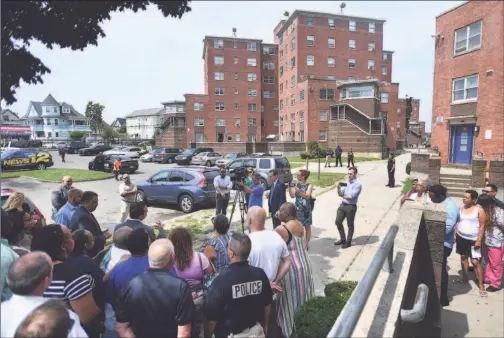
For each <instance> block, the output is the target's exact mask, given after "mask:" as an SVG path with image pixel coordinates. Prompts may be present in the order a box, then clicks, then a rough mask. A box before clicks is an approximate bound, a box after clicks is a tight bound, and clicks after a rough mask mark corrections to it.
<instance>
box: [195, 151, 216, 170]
mask: <svg viewBox="0 0 504 338" xmlns="http://www.w3.org/2000/svg"><path fill="white" fill-rule="evenodd" d="M220 158H222V156H221V155H220V154H217V153H211V152H208V153H199V154H198V155H195V156H193V158H192V160H191V164H197V165H205V166H207V167H211V166H213V165H215V162H217V160H218V159H220Z"/></svg>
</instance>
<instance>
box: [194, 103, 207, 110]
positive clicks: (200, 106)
mask: <svg viewBox="0 0 504 338" xmlns="http://www.w3.org/2000/svg"><path fill="white" fill-rule="evenodd" d="M193 108H194V111H203V109H204V108H205V106H204V105H203V103H200V102H194V103H193Z"/></svg>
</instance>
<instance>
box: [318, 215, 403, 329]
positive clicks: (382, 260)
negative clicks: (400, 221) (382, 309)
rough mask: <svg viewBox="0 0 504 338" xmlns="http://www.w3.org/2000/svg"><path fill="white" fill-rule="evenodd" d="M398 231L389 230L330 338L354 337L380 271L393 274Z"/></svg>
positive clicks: (393, 228) (394, 228)
mask: <svg viewBox="0 0 504 338" xmlns="http://www.w3.org/2000/svg"><path fill="white" fill-rule="evenodd" d="M398 231H399V227H398V226H397V225H392V226H391V227H390V229H389V230H388V232H387V234H386V235H385V238H384V239H383V242H382V243H381V245H380V247H379V248H378V251H377V252H376V255H375V256H374V257H373V260H372V261H371V264H370V265H369V268H368V270H367V271H366V273H365V274H364V277H363V278H362V279H361V281H360V282H359V284H357V287H356V288H355V290H354V292H353V294H352V297H350V299H349V300H348V301H347V303H346V305H345V307H344V308H343V310H342V311H341V313H340V315H339V316H338V319H337V320H336V322H335V323H334V325H333V327H332V329H331V331H330V332H329V334H328V335H327V337H328V338H333V337H334V338H336V337H338V338H339V337H345V338H347V337H351V336H352V333H353V331H354V329H355V326H356V325H357V322H358V321H359V318H360V316H361V314H362V310H363V309H364V306H365V305H366V303H367V300H368V298H369V295H370V294H371V291H372V290H373V287H374V285H375V283H376V279H377V278H378V275H379V273H380V270H381V269H382V268H383V270H384V271H387V272H389V273H392V272H393V268H392V266H393V261H394V239H395V237H396V235H397V232H398Z"/></svg>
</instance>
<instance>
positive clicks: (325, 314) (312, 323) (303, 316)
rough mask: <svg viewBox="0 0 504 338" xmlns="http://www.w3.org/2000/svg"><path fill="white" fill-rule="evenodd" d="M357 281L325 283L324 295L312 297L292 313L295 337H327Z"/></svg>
mask: <svg viewBox="0 0 504 338" xmlns="http://www.w3.org/2000/svg"><path fill="white" fill-rule="evenodd" d="M356 285H357V282H351V281H337V282H334V283H331V284H328V285H326V287H325V289H324V293H325V295H326V296H325V297H314V298H312V299H310V300H309V301H308V302H306V303H304V304H303V305H302V306H301V307H300V308H299V310H298V311H297V312H296V314H295V315H294V323H295V328H296V337H297V338H312V337H327V334H328V333H329V331H330V330H331V328H332V326H333V325H334V322H335V321H336V319H337V318H338V316H339V314H340V313H341V310H343V307H345V304H346V302H347V301H348V299H349V298H350V295H351V294H352V292H353V290H354V289H355V286H356Z"/></svg>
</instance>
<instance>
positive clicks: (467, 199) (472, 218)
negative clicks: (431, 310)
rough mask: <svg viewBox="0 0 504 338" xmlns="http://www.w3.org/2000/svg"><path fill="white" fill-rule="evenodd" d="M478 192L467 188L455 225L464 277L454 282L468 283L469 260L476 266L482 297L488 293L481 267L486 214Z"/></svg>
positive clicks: (475, 270)
mask: <svg viewBox="0 0 504 338" xmlns="http://www.w3.org/2000/svg"><path fill="white" fill-rule="evenodd" d="M477 201H478V193H477V192H476V191H474V190H466V192H465V194H464V199H463V200H462V202H463V206H462V207H461V208H460V221H459V222H458V223H457V225H456V226H455V234H454V236H455V242H456V243H457V253H458V254H459V255H460V263H461V266H462V279H460V278H458V279H456V280H454V281H453V282H454V283H468V282H469V276H468V270H469V260H468V258H471V263H472V265H473V266H474V273H475V275H476V278H478V287H479V290H480V291H479V292H480V296H481V297H486V295H487V293H486V291H485V288H484V286H483V269H482V267H481V241H482V240H483V233H484V231H485V219H486V215H485V212H484V210H483V209H482V208H481V207H480V206H479V205H477V204H476V203H477Z"/></svg>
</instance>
